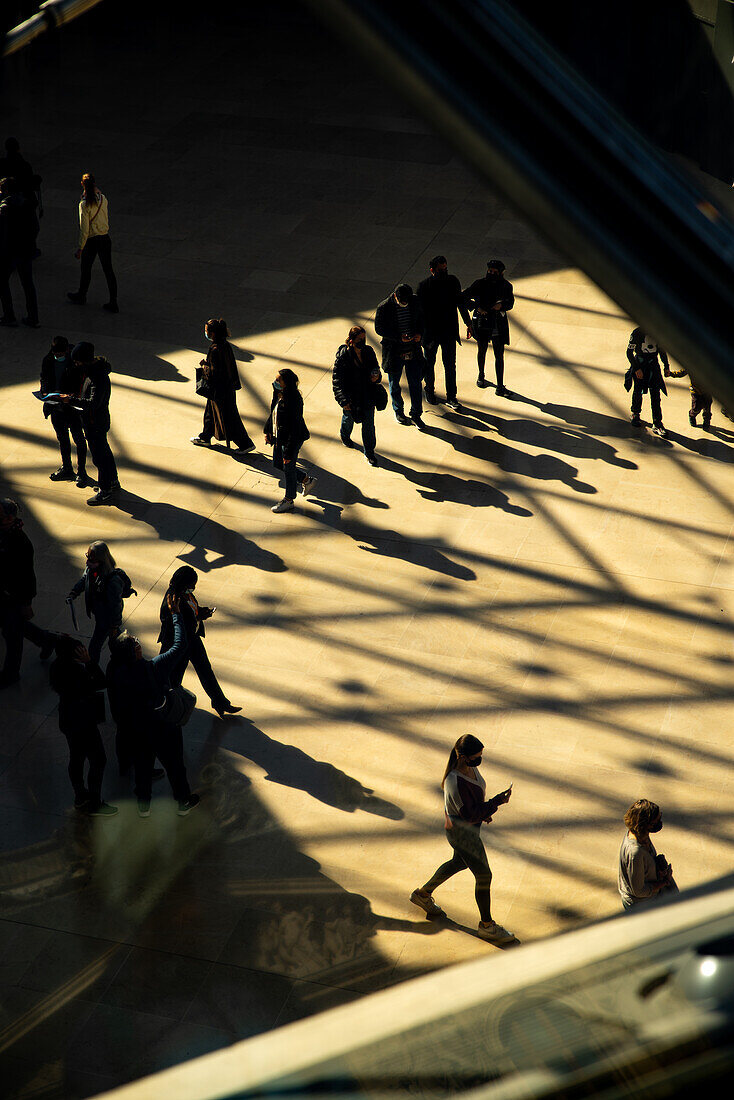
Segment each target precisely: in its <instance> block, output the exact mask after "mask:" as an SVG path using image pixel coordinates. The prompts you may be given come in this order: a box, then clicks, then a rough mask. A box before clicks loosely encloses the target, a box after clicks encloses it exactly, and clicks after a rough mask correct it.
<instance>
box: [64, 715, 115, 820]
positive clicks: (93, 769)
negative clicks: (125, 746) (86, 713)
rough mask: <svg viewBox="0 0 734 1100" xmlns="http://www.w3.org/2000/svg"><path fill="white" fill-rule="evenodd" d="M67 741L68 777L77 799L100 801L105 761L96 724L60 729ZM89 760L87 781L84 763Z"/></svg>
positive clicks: (105, 755)
mask: <svg viewBox="0 0 734 1100" xmlns="http://www.w3.org/2000/svg"><path fill="white" fill-rule="evenodd" d="M61 732H62V733H63V735H64V737H65V738H66V740H67V741H68V742H69V779H70V780H71V785H72V787H73V788H74V794H75V795H76V798H77V800H78V801H80V802H81V801H82V800H83V799H85V798H87V797H88V798H89V801H90V802H94V803H96V804H99V803H100V802H101V801H102V777H103V775H104V770H105V765H106V763H107V754H106V753H105V751H104V745H103V744H102V738H101V737H100V735H99V730H98V729H97V727H96V726H91V725H90V726H81V727H79V726H76V727H75V728H74V729H73V730H70V729H65V730H62V731H61ZM87 760H88V761H89V772H88V774H87V781H86V783H85V782H84V765H85V763H86V762H87Z"/></svg>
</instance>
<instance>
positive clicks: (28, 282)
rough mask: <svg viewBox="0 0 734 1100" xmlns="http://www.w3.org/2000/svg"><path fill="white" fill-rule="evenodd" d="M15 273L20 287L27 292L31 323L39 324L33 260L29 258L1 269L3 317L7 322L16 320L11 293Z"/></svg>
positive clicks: (27, 305)
mask: <svg viewBox="0 0 734 1100" xmlns="http://www.w3.org/2000/svg"><path fill="white" fill-rule="evenodd" d="M14 271H17V272H18V278H19V279H20V285H21V286H22V287H23V291H24V292H25V310H26V314H27V315H28V319H29V321H32V322H33V324H37V323H38V298H37V297H36V288H35V286H34V284H33V259H32V258H31V257H30V256H28V257H26V258H24V259H22V260H11V262H10V264H7V263H6V264H4V265H3V266H2V268H0V302H2V307H3V317H4V318H5V319H6V320H7V321H14V320H15V313H14V311H13V296H12V294H11V293H10V276H11V275H12V274H13V272H14Z"/></svg>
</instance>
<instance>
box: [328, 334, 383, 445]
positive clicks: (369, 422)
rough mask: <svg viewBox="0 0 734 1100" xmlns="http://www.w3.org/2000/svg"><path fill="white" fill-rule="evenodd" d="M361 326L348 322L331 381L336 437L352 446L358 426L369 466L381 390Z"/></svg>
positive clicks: (374, 356) (378, 375)
mask: <svg viewBox="0 0 734 1100" xmlns="http://www.w3.org/2000/svg"><path fill="white" fill-rule="evenodd" d="M366 338H367V334H366V332H365V330H364V329H363V328H362V326H361V325H352V327H351V328H350V330H349V332H348V333H347V339H346V341H345V343H343V344H342V345H341V347H340V348H339V349H338V351H337V353H336V359H335V360H334V369H333V371H332V375H331V383H332V386H333V389H334V397H335V398H336V400H337V403H338V404H339V405H341V408H342V422H341V428H340V431H339V437H340V439H341V441H342V443H343V444H344V446H345V447H353V446H354V444H353V443H352V429H353V428H354V425H355V422H356V423H359V424H361V425H362V446H363V447H364V457H365V458H366V459H367V461H368V462H369V464H370V466H376V465H377V457H376V455H375V444H376V442H377V439H376V435H375V408H376V405H375V400H376V397H377V394H378V391H379V393H381V394H382V397H383V399H384V400H386V397H385V391H384V389H383V388H382V386H379V385H378V383H379V381H380V378H381V374H380V368H379V366H378V364H377V356H376V355H375V353H374V351H373V350H372V348H371V347H370V346H369V344H367V343H366Z"/></svg>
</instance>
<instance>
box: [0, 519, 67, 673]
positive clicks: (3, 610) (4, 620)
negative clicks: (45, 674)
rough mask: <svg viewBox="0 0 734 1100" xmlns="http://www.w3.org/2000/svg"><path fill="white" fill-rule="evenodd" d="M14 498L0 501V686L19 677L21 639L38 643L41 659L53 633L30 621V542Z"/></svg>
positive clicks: (32, 595) (32, 574) (33, 592)
mask: <svg viewBox="0 0 734 1100" xmlns="http://www.w3.org/2000/svg"><path fill="white" fill-rule="evenodd" d="M18 511H19V509H18V505H17V504H16V503H15V501H14V500H0V633H2V636H3V638H4V639H5V646H6V650H5V663H4V664H3V667H2V671H0V688H6V687H9V686H10V685H11V684H16V683H17V682H18V680H19V679H20V662H21V660H22V657H23V639H24V638H28V640H29V641H31V642H33V644H34V645H37V646H38V647H39V648H40V650H41V659H42V660H45V659H46V657H50V656H51V654H52V653H53V648H54V643H55V641H56V635H55V634H52V633H51V632H50V631H48V630H41V629H40V627H38V626H36V625H35V624H34V623H32V622H31V619H32V618H33V600H34V599H35V595H36V573H35V570H34V568H33V544H32V543H31V540H30V539H29V538H28V536H27V535H26V533H25V531H24V530H23V521H22V520H21V519H20V517H19V516H18Z"/></svg>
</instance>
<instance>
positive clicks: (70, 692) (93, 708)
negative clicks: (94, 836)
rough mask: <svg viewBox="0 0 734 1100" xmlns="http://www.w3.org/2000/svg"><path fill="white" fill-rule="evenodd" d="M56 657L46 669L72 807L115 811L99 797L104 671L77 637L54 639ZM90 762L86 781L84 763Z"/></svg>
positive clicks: (94, 811) (106, 813) (108, 814)
mask: <svg viewBox="0 0 734 1100" xmlns="http://www.w3.org/2000/svg"><path fill="white" fill-rule="evenodd" d="M56 653H57V657H56V660H55V661H54V662H53V664H52V665H51V667H50V669H49V679H50V682H51V687H52V689H53V690H54V691H55V692H56V693H57V695H58V696H59V729H60V730H61V732H62V733H63V735H64V737H65V738H66V740H67V741H68V743H69V779H70V780H71V785H72V787H73V788H74V809H75V810H80V811H81V812H82V813H87V814H91V815H92V816H93V817H102V816H104V817H111V816H112V815H114V814H116V813H117V807H116V806H110V805H108V803H107V802H105V801H104V800H103V798H102V778H103V776H104V770H105V766H106V764H107V755H106V753H105V751H104V745H103V744H102V738H101V737H100V735H99V723H100V722H103V721H104V716H105V715H104V696H103V695H102V692H103V690H104V686H105V678H104V673H103V672H102V670H101V669H100V667H99V665H98V664H97V663H96V661H93V660H92V659H91V657H90V656H89V653H88V652H87V650H86V649H85V647H84V646H83V645H82V643H81V642H79V641H77V639H76V638H71V637H69V635H68V634H63V635H61V637H60V638H58V639H57V641H56ZM87 761H88V762H89V770H88V774H87V780H86V782H85V781H84V765H85V763H86V762H87Z"/></svg>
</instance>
